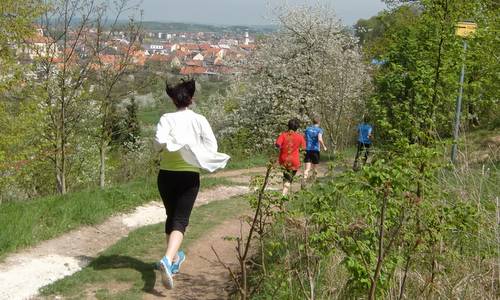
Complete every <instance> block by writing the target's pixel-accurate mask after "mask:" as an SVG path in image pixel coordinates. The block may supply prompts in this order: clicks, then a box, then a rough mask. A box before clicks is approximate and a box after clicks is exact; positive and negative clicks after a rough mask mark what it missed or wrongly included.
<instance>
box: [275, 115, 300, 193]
mask: <svg viewBox="0 0 500 300" xmlns="http://www.w3.org/2000/svg"><path fill="white" fill-rule="evenodd" d="M299 126H300V122H299V120H297V119H291V120H290V121H288V131H285V132H282V133H281V134H280V136H279V137H278V139H277V140H276V143H275V144H276V147H278V148H279V149H280V156H279V164H280V165H281V166H282V167H283V169H284V171H283V195H284V196H286V195H288V191H289V189H290V185H291V183H292V181H293V177H294V176H295V174H296V173H297V170H298V169H299V167H300V158H299V150H303V149H305V148H306V141H305V139H304V136H302V135H301V134H299V133H297V129H298V128H299Z"/></svg>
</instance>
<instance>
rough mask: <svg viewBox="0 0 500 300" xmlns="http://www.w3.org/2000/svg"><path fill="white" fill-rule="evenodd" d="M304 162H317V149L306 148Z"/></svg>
mask: <svg viewBox="0 0 500 300" xmlns="http://www.w3.org/2000/svg"><path fill="white" fill-rule="evenodd" d="M304 162H306V163H313V164H315V165H317V164H319V151H315V150H307V151H306V157H305V158H304Z"/></svg>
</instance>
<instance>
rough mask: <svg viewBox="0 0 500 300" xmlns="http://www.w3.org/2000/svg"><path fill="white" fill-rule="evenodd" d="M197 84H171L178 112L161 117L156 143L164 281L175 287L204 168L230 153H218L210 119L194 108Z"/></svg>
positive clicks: (222, 160) (211, 167)
mask: <svg viewBox="0 0 500 300" xmlns="http://www.w3.org/2000/svg"><path fill="white" fill-rule="evenodd" d="M195 90H196V84H195V81H194V80H193V79H191V80H188V81H184V80H183V81H182V82H181V83H179V84H177V85H175V86H169V85H168V84H167V87H166V92H167V95H168V96H169V97H170V98H171V99H172V101H173V103H174V105H175V106H176V107H177V111H175V112H173V113H166V114H164V115H163V116H162V117H161V118H160V122H159V123H158V126H157V130H156V138H155V145H156V147H157V150H159V151H161V153H160V171H159V173H158V190H159V192H160V196H161V199H162V200H163V204H164V205H165V210H166V213H167V221H166V222H165V233H166V241H167V247H166V252H165V256H164V257H163V258H162V259H161V260H160V263H159V266H160V271H161V278H162V283H163V285H164V286H165V287H166V288H167V289H172V288H173V287H174V281H173V277H172V276H173V274H175V273H177V272H179V269H180V266H181V264H182V263H183V262H184V260H185V259H186V256H185V254H184V252H183V251H181V250H180V247H181V244H182V240H183V238H184V232H185V230H186V227H187V226H188V224H189V217H190V215H191V210H192V209H193V205H194V202H195V200H196V196H197V195H198V190H199V187H200V168H201V169H205V170H207V171H209V172H213V171H215V170H217V169H219V168H224V167H225V166H226V164H227V161H228V160H229V156H228V155H226V154H223V153H218V152H217V140H216V139H215V136H214V134H213V132H212V128H211V127H210V124H209V123H208V121H207V119H206V118H205V117H204V116H202V115H200V114H197V113H195V112H193V111H191V110H190V109H189V108H188V107H189V106H190V105H191V104H192V101H193V95H194V93H195Z"/></svg>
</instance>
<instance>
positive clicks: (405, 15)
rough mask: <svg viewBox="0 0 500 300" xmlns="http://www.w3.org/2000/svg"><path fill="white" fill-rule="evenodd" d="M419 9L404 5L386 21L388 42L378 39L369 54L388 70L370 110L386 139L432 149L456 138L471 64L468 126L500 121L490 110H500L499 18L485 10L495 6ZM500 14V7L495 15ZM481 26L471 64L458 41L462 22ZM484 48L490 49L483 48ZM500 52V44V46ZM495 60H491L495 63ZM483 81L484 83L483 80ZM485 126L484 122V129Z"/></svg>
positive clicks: (428, 4)
mask: <svg viewBox="0 0 500 300" xmlns="http://www.w3.org/2000/svg"><path fill="white" fill-rule="evenodd" d="M418 2H419V6H413V5H411V4H409V5H403V6H401V7H398V8H396V9H394V10H393V11H391V12H390V13H389V15H388V16H385V18H389V19H391V22H390V24H391V26H387V27H386V28H385V31H384V32H383V34H382V35H381V36H380V37H378V38H377V37H375V38H374V40H373V41H372V42H371V44H370V45H369V46H368V49H367V53H369V54H371V55H375V56H376V58H377V59H379V60H381V61H383V62H384V64H383V65H382V66H380V67H379V69H378V70H375V74H374V85H375V91H374V94H373V96H372V98H371V101H370V110H371V112H372V114H373V115H374V117H375V120H376V122H377V126H378V130H377V132H378V133H380V138H381V139H382V140H383V141H387V142H392V143H393V142H395V141H397V140H398V139H402V138H404V139H406V140H407V141H410V142H418V143H423V144H431V143H433V140H434V139H435V138H436V137H438V136H440V137H446V136H449V135H450V133H451V124H452V120H453V116H454V111H455V110H454V105H455V99H456V96H457V93H458V78H459V75H460V67H461V64H462V62H463V61H464V59H465V61H466V63H467V68H466V69H467V73H466V77H467V79H466V81H467V83H466V86H465V95H466V96H465V98H466V99H465V100H464V104H463V107H464V109H463V110H464V111H466V113H465V118H464V119H465V120H469V122H468V123H467V122H464V123H465V124H466V126H467V125H469V126H470V125H471V124H473V123H474V122H476V124H478V123H479V122H484V124H485V125H486V124H487V123H488V122H491V120H492V118H496V117H495V116H493V115H492V113H491V112H487V111H486V110H483V109H482V107H483V105H486V106H488V107H490V109H491V108H493V114H497V112H498V109H499V106H498V101H497V99H496V97H495V96H492V95H491V94H490V91H493V93H496V94H498V87H492V86H491V82H492V81H495V82H496V81H498V73H497V72H496V73H495V72H492V70H491V69H490V66H491V65H492V64H493V65H497V64H498V63H497V62H495V63H494V62H491V61H490V59H491V55H489V54H487V53H493V52H495V49H496V48H495V47H498V45H493V44H492V43H491V42H490V41H492V39H493V40H494V39H495V38H494V37H493V36H492V35H495V33H494V32H495V29H494V28H495V25H493V24H495V22H496V20H497V19H498V16H497V15H498V13H496V14H494V13H493V14H492V13H491V12H487V11H486V10H485V8H484V5H486V3H489V1H487V0H484V1H465V2H463V1H448V0H446V1H444V0H443V1H418ZM493 10H494V11H497V12H498V7H497V8H496V10H495V9H493ZM471 18H472V19H477V22H478V26H479V30H478V32H477V35H475V36H473V37H472V38H471V39H470V41H469V44H470V45H469V50H468V52H467V53H468V54H467V57H463V46H462V42H461V40H460V38H458V37H457V36H455V25H456V23H457V22H458V21H463V20H467V19H471ZM480 44H481V45H482V46H480ZM497 44H498V43H497ZM485 55H487V56H488V57H489V58H487V57H486V56H485ZM478 72H479V73H481V74H482V75H484V76H478V75H477V74H478ZM483 120H484V121H483Z"/></svg>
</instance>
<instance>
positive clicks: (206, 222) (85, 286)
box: [41, 197, 249, 299]
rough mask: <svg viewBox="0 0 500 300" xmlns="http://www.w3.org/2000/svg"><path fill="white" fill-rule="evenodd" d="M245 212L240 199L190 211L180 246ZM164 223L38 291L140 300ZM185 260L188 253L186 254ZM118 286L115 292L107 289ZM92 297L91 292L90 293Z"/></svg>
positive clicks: (149, 286) (151, 280) (151, 278)
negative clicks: (189, 218) (186, 228)
mask: <svg viewBox="0 0 500 300" xmlns="http://www.w3.org/2000/svg"><path fill="white" fill-rule="evenodd" d="M247 210H249V206H248V204H247V202H246V201H245V199H244V197H236V198H232V199H229V200H224V201H215V202H212V203H210V204H207V205H204V206H201V207H199V208H196V209H194V210H193V213H192V215H191V221H190V225H189V227H188V231H187V234H186V237H185V239H184V243H183V247H188V246H189V245H190V244H191V243H192V242H193V241H194V240H196V239H198V238H199V237H201V236H202V235H203V234H204V233H206V232H208V231H210V229H212V228H214V227H215V226H216V225H218V224H220V223H222V222H223V221H225V220H227V219H229V218H231V217H234V216H236V215H238V214H239V213H241V212H244V211H247ZM163 251H165V249H164V224H157V225H151V226H146V227H143V228H140V229H137V230H135V231H134V232H132V233H130V234H129V236H128V237H126V238H124V239H122V240H120V241H119V242H118V243H117V244H115V245H114V246H112V247H111V248H109V249H108V250H106V251H105V252H104V253H102V254H101V255H100V256H99V257H97V258H96V259H95V260H94V261H93V262H92V263H91V264H90V265H89V266H88V267H86V268H84V269H83V270H82V271H80V272H78V273H75V274H74V275H72V276H69V277H66V278H64V279H62V280H59V281H57V282H55V283H54V284H51V285H49V286H46V287H45V288H43V289H42V291H41V294H42V296H48V297H49V298H52V297H54V296H56V295H57V296H62V297H63V298H65V299H67V298H70V299H87V298H89V297H90V295H89V294H88V292H92V291H96V290H97V292H96V295H95V297H97V298H98V299H142V298H143V295H144V293H145V292H151V291H152V290H153V287H154V284H155V281H156V274H155V271H154V267H153V264H154V263H155V262H156V261H157V260H159V258H160V257H161V256H162V255H163ZM186 254H187V256H188V259H189V253H186ZM117 285H119V286H120V287H121V288H120V289H119V291H113V290H111V288H110V286H117ZM92 298H93V293H92Z"/></svg>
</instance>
